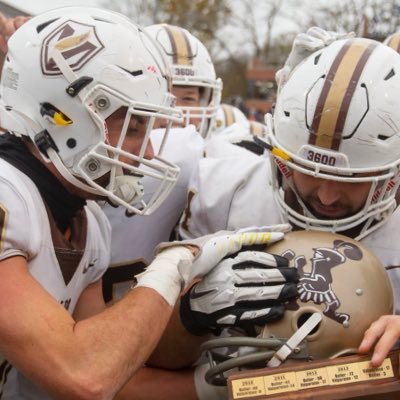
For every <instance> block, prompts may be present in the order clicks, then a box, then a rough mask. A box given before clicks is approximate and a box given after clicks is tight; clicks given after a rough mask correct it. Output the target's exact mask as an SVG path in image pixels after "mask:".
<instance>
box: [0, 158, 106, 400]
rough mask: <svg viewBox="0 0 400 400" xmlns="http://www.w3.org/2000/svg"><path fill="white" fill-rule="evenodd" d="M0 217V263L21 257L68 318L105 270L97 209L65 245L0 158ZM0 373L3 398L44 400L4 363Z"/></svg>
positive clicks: (19, 176) (102, 221)
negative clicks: (61, 306)
mask: <svg viewBox="0 0 400 400" xmlns="http://www.w3.org/2000/svg"><path fill="white" fill-rule="evenodd" d="M0 214H1V217H0V223H1V225H2V226H1V229H0V234H1V238H0V244H1V249H0V260H4V259H6V258H9V257H12V256H22V257H24V258H26V260H27V262H28V268H29V272H30V273H31V274H32V276H33V277H34V278H35V279H36V280H37V281H38V282H39V283H40V284H41V285H42V286H43V287H44V288H45V289H46V290H47V291H48V292H49V293H50V294H51V295H52V296H53V297H54V298H55V299H56V300H57V301H58V302H59V303H60V304H62V305H63V306H64V307H65V308H66V309H67V311H68V312H69V313H70V314H72V313H73V311H74V309H75V306H76V303H77V301H78V299H79V296H80V295H81V293H82V291H83V290H84V289H85V288H86V287H87V286H88V285H89V284H91V283H93V282H95V281H97V280H98V279H100V278H101V276H102V275H103V273H104V271H105V270H106V268H107V266H108V262H109V256H110V251H109V246H110V233H111V232H110V225H109V223H108V221H107V218H106V217H105V215H104V213H103V212H102V211H101V209H100V207H99V206H98V205H97V204H96V203H94V202H91V201H89V202H87V206H86V207H85V209H84V210H83V211H82V213H81V215H80V216H78V217H77V218H76V219H75V220H74V222H73V224H72V232H71V235H72V236H71V239H72V240H71V242H69V241H66V240H65V239H64V238H63V236H62V234H61V233H60V232H59V231H58V229H56V228H55V223H54V221H53V218H52V216H51V215H50V214H48V213H47V211H46V206H45V204H44V202H43V200H42V198H41V196H40V194H39V191H38V190H37V188H36V186H35V185H34V184H33V182H32V181H31V180H30V179H29V178H28V177H27V176H26V175H24V174H23V173H21V172H20V171H19V170H17V169H16V168H14V167H13V166H11V165H10V164H8V163H7V162H6V161H4V160H3V159H0ZM71 243H74V245H72V244H71ZM55 248H57V250H56V249H55ZM0 368H1V375H0V388H2V393H3V394H2V396H0V397H1V398H2V399H47V398H48V396H47V395H45V394H44V393H43V392H42V391H40V390H39V389H37V388H36V387H35V386H34V385H33V384H32V383H31V382H30V381H29V380H28V379H27V378H25V377H24V376H23V375H22V374H21V373H20V372H18V371H17V370H16V369H15V368H13V367H12V366H11V365H10V364H8V363H7V361H5V360H4V359H1V367H0ZM0 393H1V390H0Z"/></svg>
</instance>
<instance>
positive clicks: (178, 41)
mask: <svg viewBox="0 0 400 400" xmlns="http://www.w3.org/2000/svg"><path fill="white" fill-rule="evenodd" d="M164 28H165V30H166V32H167V33H168V37H169V40H170V42H171V47H172V58H173V60H172V62H173V64H177V65H192V62H193V52H192V48H191V46H190V42H189V38H188V37H187V34H186V32H185V31H184V30H183V29H181V28H179V27H177V26H171V25H164Z"/></svg>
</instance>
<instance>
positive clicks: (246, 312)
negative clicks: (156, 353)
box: [180, 251, 299, 335]
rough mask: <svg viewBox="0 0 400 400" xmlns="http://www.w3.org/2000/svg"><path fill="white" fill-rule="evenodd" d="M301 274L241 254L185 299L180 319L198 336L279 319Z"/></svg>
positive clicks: (274, 258)
mask: <svg viewBox="0 0 400 400" xmlns="http://www.w3.org/2000/svg"><path fill="white" fill-rule="evenodd" d="M298 280H299V275H298V272H297V269H296V268H292V267H289V266H288V260H287V259H286V258H284V257H281V256H278V255H272V254H269V253H266V252H259V251H243V252H240V253H238V254H237V255H236V256H234V257H233V258H226V259H224V260H223V261H221V262H220V263H219V264H218V266H216V267H215V268H214V269H213V270H212V271H211V272H210V273H209V274H208V275H206V276H205V277H204V278H203V279H202V280H201V281H200V282H199V283H197V284H195V285H194V286H193V287H192V288H191V289H190V290H189V291H188V292H187V293H186V294H185V295H184V296H183V297H182V299H181V309H180V312H181V320H182V323H183V325H184V326H185V327H186V329H187V330H188V331H189V332H190V333H192V334H194V335H202V334H206V333H208V332H213V333H215V334H218V333H219V332H220V331H221V329H222V328H226V327H240V328H243V329H245V330H250V329H251V328H254V326H255V325H264V324H265V323H267V322H268V321H271V320H275V319H278V318H281V317H282V316H283V313H284V311H285V306H284V303H285V302H287V301H288V300H290V299H293V298H295V297H296V296H297V282H298Z"/></svg>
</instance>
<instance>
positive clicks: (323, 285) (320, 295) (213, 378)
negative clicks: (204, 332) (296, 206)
mask: <svg viewBox="0 0 400 400" xmlns="http://www.w3.org/2000/svg"><path fill="white" fill-rule="evenodd" d="M267 251H268V252H269V253H271V254H277V255H281V256H283V257H285V258H287V259H288V261H289V266H290V267H293V268H297V271H298V272H299V276H300V280H299V283H298V285H297V286H298V293H299V297H298V299H297V300H294V301H292V302H290V303H288V304H287V305H286V311H285V313H284V316H283V318H281V319H279V320H276V321H270V322H268V323H267V324H266V325H265V326H263V327H261V328H260V329H257V330H256V331H257V332H256V333H258V335H257V337H245V336H243V337H240V336H237V335H236V336H230V337H226V338H221V339H213V340H210V341H209V342H206V343H205V344H204V345H203V349H204V350H206V351H208V352H209V359H210V360H212V362H211V368H210V370H209V371H208V372H207V373H206V379H207V380H208V381H209V383H213V384H217V385H221V384H224V383H225V376H224V375H223V373H224V372H226V371H228V370H230V369H233V368H264V367H266V366H268V367H274V366H278V365H279V362H283V363H284V364H285V365H286V364H288V363H293V362H296V360H297V361H303V362H305V361H308V360H321V359H331V358H337V357H340V356H344V355H351V354H355V353H357V349H358V346H359V345H360V343H361V341H362V339H363V336H364V333H365V331H366V330H367V329H368V328H369V326H370V325H371V323H373V322H374V321H376V320H377V319H378V318H379V317H380V316H382V315H390V314H393V312H394V294H393V289H392V286H391V283H390V280H389V277H388V275H387V273H386V271H385V268H384V267H383V265H382V264H381V263H380V261H379V260H378V258H377V257H376V256H375V255H374V254H373V253H372V252H371V251H370V250H369V249H368V248H367V247H366V246H365V245H363V244H362V243H361V242H358V241H356V240H353V239H350V238H348V237H346V236H343V235H339V234H333V233H330V232H315V231H297V232H289V233H287V234H285V237H284V238H283V240H281V241H279V242H276V243H273V244H272V245H271V246H268V249H267ZM311 317H312V318H314V317H317V319H316V323H315V322H314V323H313V324H312V325H310V320H311ZM314 319H315V318H314ZM226 347H228V348H230V351H231V352H232V351H235V350H236V354H235V356H233V354H231V353H229V352H223V351H221V350H223V349H224V348H226Z"/></svg>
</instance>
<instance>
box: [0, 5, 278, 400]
mask: <svg viewBox="0 0 400 400" xmlns="http://www.w3.org/2000/svg"><path fill="white" fill-rule="evenodd" d="M132 55H136V57H133V56H132ZM167 70H168V69H167V67H166V64H165V62H164V59H163V56H162V53H161V52H159V49H158V47H157V45H156V43H155V42H153V40H152V39H151V38H150V37H149V36H148V35H147V34H146V33H145V32H143V30H142V29H141V28H139V27H138V26H136V25H135V24H133V23H131V22H130V21H129V20H128V19H126V18H125V17H124V16H121V15H120V14H117V13H113V12H109V11H105V10H101V9H95V8H88V7H68V8H61V9H55V10H52V11H49V12H46V13H43V14H41V15H39V16H36V17H33V18H32V19H30V20H29V21H27V22H26V23H25V24H23V25H22V26H21V27H20V28H19V29H18V30H17V31H16V32H15V33H14V34H13V35H12V36H11V37H10V40H9V42H8V53H7V56H6V60H5V63H4V67H3V73H2V77H1V82H0V94H1V107H0V108H1V115H0V118H1V123H2V126H3V127H4V128H6V129H7V131H8V133H6V134H4V135H1V136H0V163H1V168H0V186H1V189H0V214H1V218H0V223H1V229H0V232H1V238H0V244H1V246H0V301H1V303H2V305H3V307H1V309H0V352H1V354H2V359H1V362H2V368H1V370H2V374H1V378H0V379H1V397H2V398H4V399H11V398H31V399H47V398H49V397H54V398H66V399H72V398H113V397H114V395H115V394H116V393H117V392H118V391H119V390H120V388H121V387H122V386H123V385H124V384H125V383H126V382H127V381H128V379H129V378H130V377H131V376H132V375H133V374H134V373H135V372H136V371H137V370H138V369H139V368H140V367H141V366H142V365H143V363H144V362H145V361H146V360H148V359H149V356H150V355H152V357H151V358H152V359H153V360H159V363H162V362H163V360H164V359H166V360H169V359H171V358H170V357H167V358H163V357H162V353H161V351H162V350H163V345H164V342H162V343H160V346H158V348H157V349H156V345H157V342H158V341H159V339H160V337H161V335H162V333H163V332H164V329H165V328H166V326H167V323H168V321H169V319H170V317H171V315H172V311H173V307H174V304H175V302H176V300H177V298H178V296H179V294H180V292H181V290H182V288H185V287H187V286H188V283H189V282H191V281H192V280H193V279H197V278H198V277H201V276H203V275H204V274H207V273H208V272H209V270H210V269H211V268H213V267H214V266H215V265H217V264H218V263H219V262H220V260H221V258H222V257H224V256H226V255H227V254H230V253H231V252H232V251H238V250H240V249H241V246H242V245H246V244H249V243H252V242H254V241H255V242H257V243H267V242H273V241H275V240H280V239H281V238H282V237H283V234H282V233H279V232H271V233H269V232H268V231H265V230H258V231H252V230H247V231H246V232H238V233H226V232H224V233H219V234H216V235H212V237H207V238H202V239H201V240H200V241H192V242H189V243H185V244H181V243H179V242H178V243H173V244H170V245H169V244H168V245H167V244H166V245H164V246H162V247H160V248H159V250H158V255H157V257H156V258H155V260H154V262H152V263H151V264H150V265H149V266H148V268H147V269H146V270H145V271H144V272H143V273H142V274H140V276H138V277H137V285H136V287H135V288H134V289H133V290H131V291H129V292H128V293H127V294H126V295H125V296H124V297H123V298H122V299H121V300H120V301H119V302H118V303H116V304H115V305H112V306H110V307H108V308H107V309H106V308H105V303H104V300H103V296H102V279H101V278H102V275H103V274H104V272H105V270H106V268H107V267H108V264H109V258H110V251H109V248H110V235H111V230H110V225H109V222H108V220H107V218H106V216H105V215H104V213H103V212H102V211H101V209H100V207H99V206H98V205H97V203H95V202H94V201H92V200H102V199H103V200H104V199H106V200H107V201H109V202H111V203H113V204H114V205H116V206H120V207H124V208H125V209H126V210H127V211H128V212H129V213H131V214H135V215H148V214H151V213H152V212H154V210H156V208H157V206H159V205H160V204H161V203H162V201H163V200H164V199H165V198H166V197H167V196H168V194H169V193H170V191H171V189H172V187H173V185H174V183H175V182H176V180H177V176H178V173H179V167H177V166H176V165H175V164H173V163H171V162H169V161H167V160H166V159H164V158H163V157H162V153H161V152H162V149H163V144H161V145H160V146H159V148H153V147H152V144H151V141H150V134H151V132H152V128H153V126H154V124H155V123H156V120H158V119H164V120H167V121H168V122H167V123H166V128H165V130H164V134H165V135H167V133H168V129H169V126H170V125H171V124H172V123H173V122H179V121H180V120H181V119H182V115H181V112H180V111H179V110H177V109H176V108H174V107H173V105H174V97H173V96H172V95H171V94H170V91H169V89H170V77H169V75H168V72H167ZM162 143H164V140H162ZM143 176H149V177H151V178H152V179H153V180H154V181H155V182H156V184H157V186H156V189H155V190H154V191H153V192H150V193H146V188H144V187H143V184H142V177H143ZM135 239H136V238H135V237H132V238H131V240H132V242H133V241H135ZM199 250H200V251H199ZM195 256H196V258H195ZM264 305H265V304H264ZM253 307H254V304H253V305H252V308H253ZM173 320H174V321H173V322H175V319H174V318H173ZM168 339H175V340H176V341H178V342H179V346H180V348H181V351H182V352H183V353H190V352H191V351H193V347H194V346H193V344H194V343H198V341H199V339H198V338H193V339H191V337H190V336H189V335H186V336H183V335H174V336H171V337H167V338H166V340H167V343H168V344H170V345H172V344H173V343H172V342H171V341H169V340H168ZM172 348H173V347H172ZM155 349H156V350H157V351H153V350H155ZM175 353H176V352H175ZM176 357H177V355H176V354H175V358H176ZM173 361H174V362H176V360H175V359H174V360H173ZM164 362H165V361H164Z"/></svg>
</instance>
